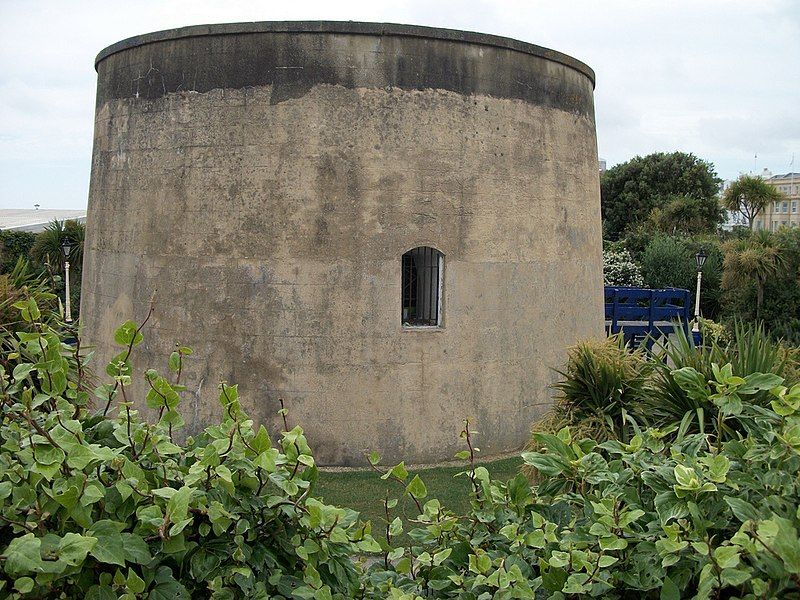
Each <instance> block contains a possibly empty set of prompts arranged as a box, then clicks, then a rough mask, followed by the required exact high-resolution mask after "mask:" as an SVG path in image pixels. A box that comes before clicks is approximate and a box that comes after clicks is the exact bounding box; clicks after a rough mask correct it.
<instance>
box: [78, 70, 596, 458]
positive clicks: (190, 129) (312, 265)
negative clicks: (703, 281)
mask: <svg viewBox="0 0 800 600" xmlns="http://www.w3.org/2000/svg"><path fill="white" fill-rule="evenodd" d="M554 68H555V67H554ZM557 70H558V73H557V74H558V76H559V77H566V78H570V77H571V78H573V79H574V85H575V86H576V88H578V89H583V90H584V93H588V94H590V95H591V83H590V82H589V80H588V79H587V78H585V77H584V76H583V75H580V74H578V73H577V72H573V71H571V70H570V69H567V68H566V67H560V66H559V67H558V68H557ZM271 93H272V90H271V89H270V86H262V87H251V88H242V89H224V90H223V89H217V90H212V91H209V92H207V93H195V92H179V93H171V94H168V95H166V96H164V97H162V98H158V99H154V100H142V99H137V98H124V99H116V100H108V101H105V102H102V103H101V104H100V105H99V106H98V109H97V115H96V122H95V150H94V159H93V166H92V185H91V193H90V196H91V197H90V204H89V220H88V226H87V227H88V229H87V242H86V243H87V249H86V252H85V256H86V258H85V265H84V280H83V300H82V302H83V304H82V320H83V322H84V324H85V327H86V332H87V337H88V338H89V340H90V341H91V342H93V343H95V344H96V345H97V350H98V352H97V354H98V357H99V359H100V360H101V361H102V360H107V359H108V358H109V357H110V356H111V355H112V352H114V349H113V348H112V347H111V346H109V341H110V340H111V339H112V332H113V330H114V328H115V327H116V326H117V325H118V324H119V323H121V322H122V321H123V320H125V319H127V318H131V317H133V318H136V319H139V320H141V318H143V316H144V315H145V314H146V312H147V302H148V300H149V299H150V296H151V294H152V292H153V291H154V290H157V292H156V311H155V314H154V316H153V318H152V320H151V322H150V324H149V325H148V327H147V330H146V331H145V339H146V341H145V343H144V344H143V346H142V348H141V351H140V352H139V354H138V358H137V361H136V367H137V369H139V370H140V371H141V370H143V369H145V368H147V367H156V368H164V367H165V364H166V359H167V356H168V354H169V352H170V351H171V350H172V349H173V347H174V345H175V343H176V342H180V343H181V344H186V345H189V346H192V347H193V348H194V350H195V354H193V355H192V357H191V358H190V359H189V360H188V365H187V370H186V374H185V381H186V382H187V384H188V385H189V390H190V393H189V394H188V395H187V398H186V400H185V401H184V405H183V413H184V416H185V418H186V420H187V422H188V424H189V425H188V430H189V431H197V430H198V429H200V428H201V427H202V426H204V425H206V424H210V423H215V422H217V419H218V418H219V405H218V403H217V400H216V397H217V383H218V382H219V381H220V380H226V381H228V382H230V383H238V384H239V386H240V394H241V396H242V397H243V403H244V406H245V409H246V410H247V411H248V412H249V413H250V414H251V415H252V416H253V418H254V419H255V420H256V421H258V422H261V423H265V424H266V425H267V426H268V427H269V428H270V430H271V431H273V432H275V431H278V430H279V426H280V422H279V418H278V417H277V416H276V410H277V409H278V398H283V399H284V400H285V402H286V405H287V407H288V408H289V421H290V423H291V424H296V423H299V424H301V425H302V426H303V427H304V428H305V430H306V431H307V435H308V437H309V440H310V442H311V443H312V447H314V449H315V452H316V455H317V459H318V461H319V462H320V463H322V464H356V463H362V462H363V456H364V453H366V452H368V451H370V450H375V449H377V450H379V451H381V452H382V453H383V454H384V455H385V456H386V457H387V459H389V460H400V459H406V460H409V461H435V460H442V459H447V458H450V457H452V455H453V453H454V452H455V451H457V450H458V449H461V448H460V445H461V441H460V440H459V438H458V432H459V430H460V428H461V427H462V419H463V418H465V417H470V418H471V419H473V420H476V428H477V429H478V430H479V431H480V435H479V438H478V444H479V446H480V447H481V448H482V449H483V450H484V453H485V454H487V455H491V454H493V453H499V452H503V451H508V450H513V449H517V448H519V447H521V445H522V444H524V442H525V441H526V440H527V438H528V434H529V429H530V426H531V424H532V423H533V421H535V420H536V419H537V417H539V416H541V415H542V414H543V413H544V412H545V411H546V410H547V409H548V407H549V406H550V404H551V392H550V390H549V389H548V386H549V385H550V384H551V383H552V382H553V381H554V379H555V376H554V373H553V371H552V369H553V368H554V367H559V366H561V365H562V364H563V361H564V359H565V349H566V347H568V346H569V345H571V344H573V343H574V342H576V341H577V340H579V339H583V338H586V337H589V336H600V335H603V321H602V319H603V313H602V288H601V286H602V260H601V232H600V204H599V181H598V176H597V164H598V163H597V152H596V142H595V128H594V121H593V117H592V115H579V114H575V113H570V112H567V111H563V110H558V109H554V108H549V107H546V106H541V105H535V104H531V103H528V102H525V101H523V100H516V99H502V98H493V97H491V96H488V95H480V96H463V95H460V94H458V93H455V92H452V91H444V90H437V89H426V90H401V89H398V88H391V89H385V88H355V89H349V88H345V87H342V86H339V85H331V84H320V85H316V86H313V87H312V88H311V89H309V90H308V91H307V92H305V93H304V94H303V95H301V96H299V97H296V98H291V99H288V100H285V101H282V102H279V103H271V102H270V98H271ZM421 245H428V246H433V247H435V248H437V249H439V250H441V251H442V252H443V253H444V254H445V261H446V262H445V269H444V296H443V324H444V327H443V328H442V329H441V330H438V331H414V330H412V331H408V330H403V328H402V327H401V323H400V305H401V290H400V277H401V256H402V254H403V253H404V252H405V251H407V250H408V249H410V248H413V247H415V246H421ZM141 392H142V390H141V389H139V393H140V394H141Z"/></svg>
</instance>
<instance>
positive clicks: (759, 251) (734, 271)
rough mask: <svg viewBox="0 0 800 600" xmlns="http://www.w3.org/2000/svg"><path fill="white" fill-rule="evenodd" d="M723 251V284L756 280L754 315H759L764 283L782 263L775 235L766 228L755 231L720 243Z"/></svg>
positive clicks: (732, 285)
mask: <svg viewBox="0 0 800 600" xmlns="http://www.w3.org/2000/svg"><path fill="white" fill-rule="evenodd" d="M722 251H723V254H724V257H725V258H724V262H723V271H722V287H723V288H724V289H726V290H732V289H735V288H737V287H740V286H743V285H747V284H749V283H750V282H754V283H755V284H756V319H760V318H761V306H762V305H763V304H764V286H765V285H766V283H767V280H768V279H769V278H770V277H773V276H774V275H776V274H777V273H778V272H779V271H780V269H781V268H782V267H783V257H782V256H781V253H780V248H779V247H778V244H777V241H776V240H775V236H774V235H772V234H771V233H770V232H769V231H758V232H756V233H755V234H751V235H749V236H748V237H746V238H742V239H739V240H732V241H730V242H726V243H725V244H723V246H722Z"/></svg>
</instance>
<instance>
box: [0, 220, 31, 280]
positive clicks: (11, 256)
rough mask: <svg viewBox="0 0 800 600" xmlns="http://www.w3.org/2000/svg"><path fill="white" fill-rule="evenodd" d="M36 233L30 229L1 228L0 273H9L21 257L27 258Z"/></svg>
mask: <svg viewBox="0 0 800 600" xmlns="http://www.w3.org/2000/svg"><path fill="white" fill-rule="evenodd" d="M35 242H36V234H35V233H31V232H30V231H9V230H7V229H6V230H0V273H9V272H11V271H13V270H14V267H15V266H16V264H17V261H19V259H20V258H23V259H27V258H28V255H29V254H30V251H31V248H32V247H33V244H34V243H35Z"/></svg>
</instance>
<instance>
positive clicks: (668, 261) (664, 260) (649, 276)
mask: <svg viewBox="0 0 800 600" xmlns="http://www.w3.org/2000/svg"><path fill="white" fill-rule="evenodd" d="M695 265H696V262H695V259H694V254H693V253H692V252H691V251H690V250H689V248H688V247H687V245H686V244H685V243H684V241H683V240H681V239H680V238H676V237H671V236H664V235H661V236H657V237H655V238H653V240H652V241H651V242H650V243H649V244H648V245H647V248H645V250H644V253H643V254H642V274H643V275H644V280H645V283H646V284H647V286H648V287H651V288H654V289H655V288H669V287H677V288H682V289H688V290H693V289H694V286H693V284H694V281H695V278H696V277H697V267H696V266H695Z"/></svg>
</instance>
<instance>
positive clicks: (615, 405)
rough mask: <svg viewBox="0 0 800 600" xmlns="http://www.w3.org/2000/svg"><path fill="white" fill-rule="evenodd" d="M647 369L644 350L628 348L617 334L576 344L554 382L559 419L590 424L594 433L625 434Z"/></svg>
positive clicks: (604, 436)
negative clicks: (629, 415) (557, 396)
mask: <svg viewBox="0 0 800 600" xmlns="http://www.w3.org/2000/svg"><path fill="white" fill-rule="evenodd" d="M650 370H651V364H650V363H649V362H648V361H647V360H646V359H645V356H644V354H643V353H642V352H640V351H636V352H631V351H629V350H628V349H627V348H626V347H625V340H624V338H623V336H622V335H621V334H618V335H614V336H611V337H609V338H607V339H605V340H602V341H589V342H583V343H580V344H578V345H577V346H575V347H574V348H572V349H571V350H570V351H569V356H568V359H567V365H566V368H565V369H564V370H563V371H557V372H558V373H559V375H561V378H562V379H561V381H560V382H558V383H557V384H555V385H554V386H553V387H554V388H555V389H557V390H558V391H559V392H560V395H561V397H560V402H559V406H558V412H559V414H560V415H562V418H561V425H562V426H563V425H572V426H573V427H574V426H576V424H579V423H580V424H581V425H582V426H584V427H587V426H588V427H589V428H590V431H591V432H592V435H593V437H594V438H595V439H600V440H605V439H609V438H622V439H624V438H625V436H626V431H627V428H628V424H627V422H626V414H630V413H631V412H632V411H633V410H634V409H635V407H636V405H637V404H638V401H639V398H641V396H642V390H643V388H644V385H645V382H646V381H647V378H648V375H649V373H650Z"/></svg>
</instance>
